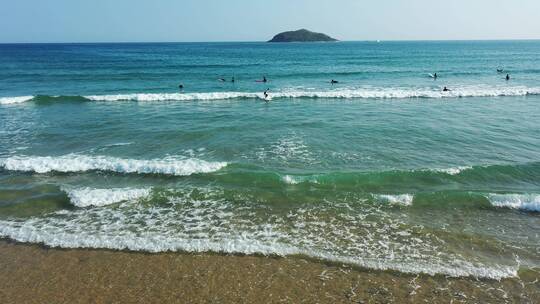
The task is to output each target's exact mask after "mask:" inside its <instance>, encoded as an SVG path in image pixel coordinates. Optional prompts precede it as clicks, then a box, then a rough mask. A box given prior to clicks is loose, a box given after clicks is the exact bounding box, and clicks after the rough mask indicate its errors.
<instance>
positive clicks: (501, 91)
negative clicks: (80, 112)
mask: <svg viewBox="0 0 540 304" xmlns="http://www.w3.org/2000/svg"><path fill="white" fill-rule="evenodd" d="M527 95H540V88H536V87H533V88H531V87H524V86H515V87H488V86H468V87H467V86H466V87H456V88H453V90H452V91H449V92H443V91H442V90H440V89H438V88H437V89H434V88H392V87H380V88H373V87H367V88H352V89H340V90H328V91H324V90H319V91H317V90H281V91H273V92H270V96H271V97H272V98H273V99H280V98H294V99H301V98H306V99H315V98H327V99H366V98H371V99H407V98H430V99H442V98H462V97H463V98H464V97H499V96H527ZM43 97H47V96H41V97H39V96H38V97H37V98H43ZM48 97H51V96H48ZM81 97H82V98H84V99H86V100H90V101H109V102H114V101H137V102H152V101H153V102H158V101H212V100H228V99H264V96H263V94H262V93H261V92H200V93H131V94H109V95H86V96H79V97H78V98H81ZM37 98H36V97H35V96H19V97H1V98H0V104H13V103H22V102H26V101H30V100H34V99H37ZM54 98H55V99H61V98H77V96H71V97H69V96H54Z"/></svg>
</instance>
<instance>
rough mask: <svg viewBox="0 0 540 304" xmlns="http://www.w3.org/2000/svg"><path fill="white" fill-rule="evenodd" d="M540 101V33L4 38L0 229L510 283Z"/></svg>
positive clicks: (532, 185)
mask: <svg viewBox="0 0 540 304" xmlns="http://www.w3.org/2000/svg"><path fill="white" fill-rule="evenodd" d="M497 69H502V70H503V71H502V72H498V71H497ZM434 73H437V75H438V78H437V79H434V78H432V77H431V76H430V74H434ZM506 74H509V75H510V80H509V81H507V80H505V77H506ZM233 77H234V79H235V81H234V82H231V79H232V78H233ZM263 77H266V78H267V79H268V82H266V83H264V82H258V81H257V80H261V79H263ZM220 78H223V79H224V80H226V81H220V80H219V79H220ZM332 79H334V80H336V81H338V82H339V83H336V84H330V81H331V80H332ZM180 84H182V85H183V89H180V88H179V85H180ZM444 87H447V88H448V89H450V91H447V92H443V88H444ZM267 89H269V91H268V92H269V95H270V98H271V101H268V102H267V100H265V99H264V97H263V92H264V91H265V90H267ZM539 105H540V41H463V42H460V41H453V42H422V41H418V42H386V41H383V42H380V43H377V42H339V43H308V44H304V43H292V44H268V43H156V44H143V43H141V44H13V45H8V44H4V45H0V237H2V238H5V239H9V240H14V241H18V242H24V243H39V244H44V245H47V246H51V247H61V248H98V249H116V250H130V251H142V252H150V253H157V252H169V251H172V252H188V253H192V252H212V253H227V254H229V253H230V254H257V255H272V256H284V257H290V256H303V257H308V258H311V259H314V260H318V261H322V262H337V263H344V264H347V265H352V266H357V267H362V268H367V269H373V270H391V271H396V272H401V273H407V274H427V275H444V276H451V277H474V278H481V279H502V278H511V277H518V276H519V273H520V272H522V271H527V270H530V269H538V268H539V267H540V235H539V231H540V217H539V212H540V106H539Z"/></svg>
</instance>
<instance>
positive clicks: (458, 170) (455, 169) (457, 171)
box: [430, 166, 472, 175]
mask: <svg viewBox="0 0 540 304" xmlns="http://www.w3.org/2000/svg"><path fill="white" fill-rule="evenodd" d="M470 169H472V167H471V166H460V167H453V168H444V169H432V170H430V171H435V172H440V173H446V174H448V175H458V174H460V173H461V172H463V171H465V170H470Z"/></svg>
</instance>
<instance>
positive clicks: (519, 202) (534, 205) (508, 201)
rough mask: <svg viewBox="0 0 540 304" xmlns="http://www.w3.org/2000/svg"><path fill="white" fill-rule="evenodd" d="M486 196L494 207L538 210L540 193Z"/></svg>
mask: <svg viewBox="0 0 540 304" xmlns="http://www.w3.org/2000/svg"><path fill="white" fill-rule="evenodd" d="M486 198H487V199H488V200H489V202H490V203H491V204H492V205H493V206H495V207H500V208H510V209H518V210H523V211H532V212H540V194H489V195H487V196H486Z"/></svg>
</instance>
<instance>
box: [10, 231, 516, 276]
mask: <svg viewBox="0 0 540 304" xmlns="http://www.w3.org/2000/svg"><path fill="white" fill-rule="evenodd" d="M59 235H60V236H61V237H59ZM0 236H1V237H7V238H10V239H13V240H16V241H18V242H26V243H28V242H29V243H42V244H45V245H47V246H51V247H59V248H96V249H112V250H130V251H142V252H151V253H159V252H191V253H200V252H218V253H226V254H248V255H252V254H263V255H277V256H298V255H303V256H308V257H312V258H316V259H321V260H326V261H331V262H338V263H346V264H350V265H356V266H360V267H363V268H368V269H374V270H383V271H385V270H394V271H399V272H402V273H410V274H419V273H423V274H428V275H440V274H444V275H447V276H451V277H469V276H473V277H476V278H488V279H496V280H500V279H503V278H508V277H516V276H517V268H515V267H511V266H502V265H493V266H489V267H488V266H483V265H475V264H473V263H470V262H467V261H460V263H459V264H460V265H459V266H457V265H442V264H436V263H430V262H429V261H425V262H424V263H421V264H417V263H404V262H400V261H399V259H396V260H393V259H386V260H382V259H365V258H362V257H361V256H356V257H352V256H338V255H335V254H331V253H328V252H324V251H320V250H308V249H303V248H299V247H296V246H292V245H285V244H281V243H279V242H274V243H272V244H270V243H268V242H263V241H259V240H255V239H250V238H249V236H244V238H231V239H219V240H212V239H206V238H205V239H191V238H181V237H180V238H175V237H170V236H166V235H161V234H154V233H151V232H148V233H145V234H144V235H135V234H134V233H130V232H125V233H123V234H122V235H102V234H96V233H85V232H84V231H80V232H79V233H70V232H66V231H64V230H58V231H57V229H55V228H53V227H46V229H42V228H40V227H36V226H34V225H33V223H32V222H28V223H26V224H25V225H20V224H19V223H15V222H9V221H0Z"/></svg>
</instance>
